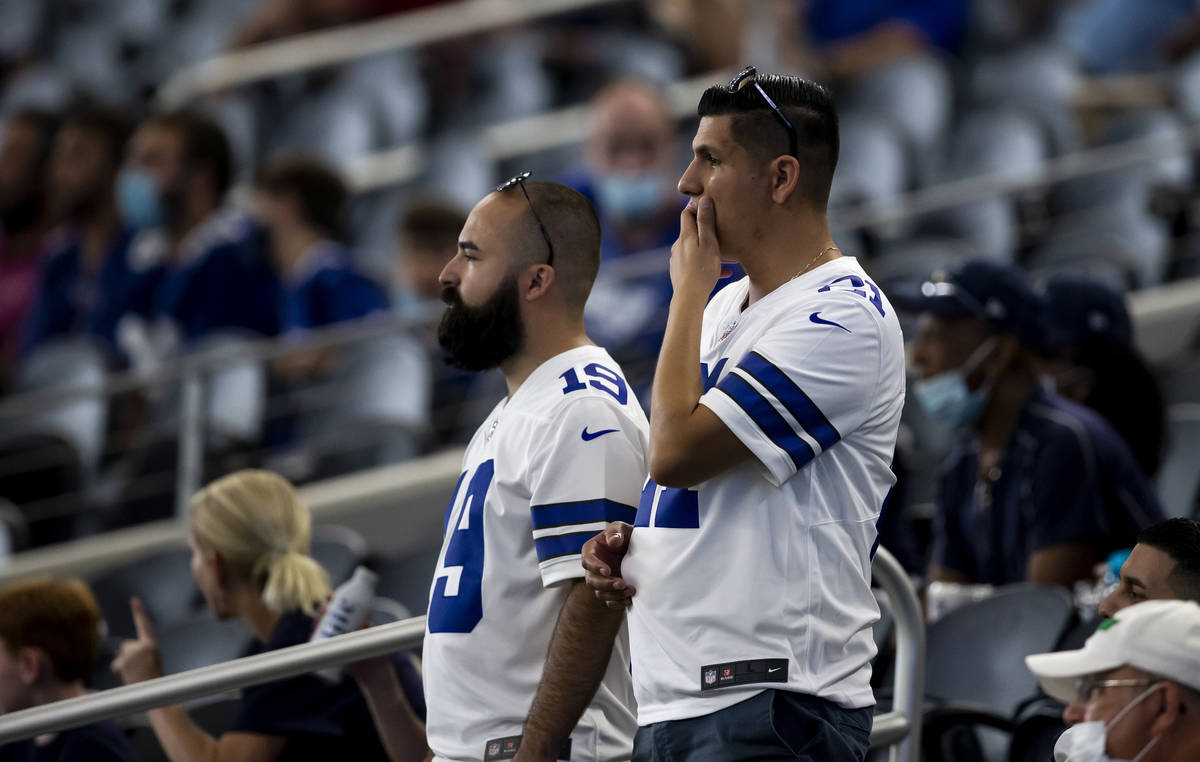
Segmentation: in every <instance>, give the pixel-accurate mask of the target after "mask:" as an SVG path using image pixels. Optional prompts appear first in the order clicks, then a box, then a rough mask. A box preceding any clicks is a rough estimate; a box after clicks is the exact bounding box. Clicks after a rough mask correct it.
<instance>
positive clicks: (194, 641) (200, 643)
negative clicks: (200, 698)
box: [155, 612, 254, 675]
mask: <svg viewBox="0 0 1200 762" xmlns="http://www.w3.org/2000/svg"><path fill="white" fill-rule="evenodd" d="M155 634H156V635H157V637H158V644H159V648H160V649H161V650H162V660H163V671H164V672H165V673H166V674H168V675H170V674H174V673H176V672H186V671H187V670H189V669H196V668H197V667H207V666H208V665H210V664H218V663H220V662H224V661H229V660H230V659H236V658H238V657H240V656H244V655H245V654H246V652H247V651H248V650H249V648H250V645H251V644H252V643H253V642H254V636H253V635H252V634H251V633H250V631H249V630H247V629H246V625H245V624H244V623H242V622H240V621H238V620H234V619H229V620H224V621H223V620H219V619H215V618H214V617H213V616H212V615H211V614H209V613H208V612H203V613H199V614H195V615H193V616H191V617H188V618H186V619H177V620H175V621H174V622H172V623H170V624H168V625H167V626H165V627H158V628H156V633H155Z"/></svg>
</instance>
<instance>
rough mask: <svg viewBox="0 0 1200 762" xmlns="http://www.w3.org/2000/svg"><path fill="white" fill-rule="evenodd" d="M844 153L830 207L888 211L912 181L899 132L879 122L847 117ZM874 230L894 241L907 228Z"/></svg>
mask: <svg viewBox="0 0 1200 762" xmlns="http://www.w3.org/2000/svg"><path fill="white" fill-rule="evenodd" d="M840 138H841V153H840V159H839V161H838V167H837V171H836V172H835V173H834V176H833V186H832V187H831V188H830V191H829V207H830V209H837V208H838V207H849V208H852V209H853V208H861V209H866V210H869V211H878V210H883V209H886V208H887V206H888V203H889V202H891V201H894V200H895V198H896V196H898V195H899V194H901V193H903V192H904V191H905V190H907V189H908V186H909V183H910V182H911V180H912V168H911V166H910V164H911V159H910V157H909V152H908V149H907V147H906V145H905V142H904V139H903V137H902V136H901V135H900V134H899V132H898V131H897V129H896V128H895V127H893V126H892V125H890V124H889V123H887V122H886V121H883V120H879V119H864V118H861V117H855V116H853V115H850V116H848V117H847V118H846V119H845V120H843V121H842V122H841V126H840ZM881 228H882V229H878V230H874V231H873V232H875V233H876V234H878V235H881V236H883V237H886V238H894V237H896V236H897V235H900V234H902V233H903V232H904V229H905V226H903V225H897V224H889V225H884V226H881Z"/></svg>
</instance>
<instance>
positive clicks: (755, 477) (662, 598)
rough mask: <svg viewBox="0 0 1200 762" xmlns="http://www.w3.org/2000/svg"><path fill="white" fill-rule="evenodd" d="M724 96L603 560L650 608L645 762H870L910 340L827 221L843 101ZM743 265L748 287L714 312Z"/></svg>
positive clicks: (779, 79) (691, 175)
mask: <svg viewBox="0 0 1200 762" xmlns="http://www.w3.org/2000/svg"><path fill="white" fill-rule="evenodd" d="M754 74H755V72H754V70H753V68H750V69H747V70H746V71H744V72H742V74H740V75H739V76H738V77H736V78H735V79H734V81H733V82H731V83H730V84H729V85H728V86H727V87H722V86H716V87H711V88H709V89H708V90H707V91H706V92H705V93H704V95H703V97H702V98H701V101H700V105H699V109H698V111H699V115H700V117H701V120H700V126H699V129H698V131H697V133H696V136H695V138H694V139H693V141H692V150H693V153H694V158H693V160H692V162H691V164H690V165H689V167H688V168H687V170H686V171H685V172H684V174H683V177H682V178H680V181H679V190H680V191H681V192H683V193H685V194H687V195H688V196H690V197H691V201H690V202H689V203H688V205H687V207H686V209H685V210H684V212H683V213H682V215H681V219H680V224H681V231H680V236H679V240H678V241H677V242H676V243H675V245H674V247H672V250H671V281H672V284H673V286H674V289H675V291H674V296H673V297H672V300H671V305H670V312H669V316H668V319H667V331H666V337H665V339H664V341H663V346H662V351H661V353H660V355H659V360H658V369H657V372H656V373H655V376H654V388H653V392H652V403H651V416H650V479H649V480H648V481H647V483H646V485H645V487H644V489H643V491H642V495H641V500H640V502H639V504H638V512H637V516H636V520H635V521H634V526H632V527H631V526H629V525H624V524H614V525H612V526H610V527H609V528H608V529H607V530H606V531H605V532H604V533H602V534H600V535H598V536H597V537H595V538H594V539H593V540H591V541H590V542H589V543H588V545H587V547H586V548H585V551H584V566H585V568H586V569H587V570H588V575H587V579H588V582H589V584H590V585H591V586H592V587H593V588H594V589H595V590H596V593H597V595H598V597H600V598H601V599H603V600H605V601H606V602H607V603H608V605H610V606H615V607H617V608H622V607H624V606H626V605H629V606H630V609H629V633H630V647H631V652H632V655H633V663H634V665H635V666H634V672H633V678H634V691H635V694H636V696H637V702H638V724H639V726H640V727H639V730H638V733H637V736H636V738H635V742H634V759H635V760H647V761H654V762H656V761H657V760H667V759H694V760H699V759H705V760H708V759H712V760H716V759H722V760H724V759H751V758H753V759H808V760H823V761H825V762H829V761H833V762H841V761H843V760H845V761H846V762H858V761H860V760H862V759H863V758H864V757H865V755H866V753H867V749H868V745H869V736H870V729H871V715H872V710H871V706H872V705H873V704H874V697H873V695H872V693H871V686H870V676H871V668H870V661H871V658H872V657H873V656H874V654H875V646H874V642H873V641H872V639H871V634H870V625H871V623H872V622H874V621H875V620H876V619H877V618H878V616H879V610H878V608H877V605H876V602H875V598H874V597H873V595H872V594H871V589H870V577H871V555H872V552H873V549H874V547H875V543H876V530H875V527H876V523H877V522H878V520H879V516H880V512H881V506H882V505H883V501H884V498H885V497H886V495H887V493H888V490H889V489H890V487H891V485H892V484H893V482H894V481H895V479H894V477H893V475H892V472H891V469H890V465H891V459H892V455H893V450H894V447H895V442H896V432H897V428H898V426H899V421H900V410H901V407H902V406H903V403H904V357H903V341H902V338H901V334H900V326H899V323H898V322H897V320H896V316H895V314H894V313H893V310H892V308H891V305H890V304H889V303H888V301H887V299H886V298H885V297H884V295H883V294H882V293H881V292H880V290H879V289H878V288H877V287H876V286H875V284H874V283H872V282H871V281H870V279H869V278H867V276H866V274H865V273H864V272H863V269H862V267H861V266H860V265H859V264H858V262H857V261H855V260H854V259H853V258H851V257H844V256H842V255H841V252H839V251H838V249H837V247H836V246H835V245H834V243H833V240H832V238H831V237H830V233H829V225H828V222H827V219H826V204H827V201H828V196H829V185H830V181H831V179H832V177H833V172H834V167H835V166H836V164H837V154H838V127H837V115H836V113H835V111H834V107H833V103H832V102H831V100H830V98H829V95H828V93H827V92H826V91H825V90H824V89H823V88H822V87H820V86H819V85H816V84H814V83H812V82H808V81H805V80H802V79H800V78H797V77H789V76H779V75H767V76H757V77H756V76H754ZM723 262H727V263H735V262H736V263H738V264H740V265H741V266H742V267H744V268H745V271H746V274H747V276H746V277H745V278H743V279H742V280H740V281H738V282H737V283H734V284H731V285H729V286H727V287H726V288H725V289H724V290H722V291H721V292H720V293H719V294H717V296H716V297H714V298H713V300H712V302H711V303H709V304H708V306H707V307H705V302H706V301H707V299H708V295H709V294H710V293H711V292H712V290H713V286H714V285H715V284H716V282H717V280H718V279H719V278H720V277H721V276H722V273H723V271H724V267H723V264H722V263H723Z"/></svg>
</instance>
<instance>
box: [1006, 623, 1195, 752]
mask: <svg viewBox="0 0 1200 762" xmlns="http://www.w3.org/2000/svg"><path fill="white" fill-rule="evenodd" d="M1025 663H1026V664H1027V665H1028V666H1029V670H1030V671H1031V672H1033V674H1034V675H1036V676H1037V678H1038V682H1039V683H1040V684H1041V686H1042V688H1043V689H1044V690H1045V691H1046V692H1047V693H1049V694H1050V695H1051V696H1053V697H1054V698H1056V699H1058V700H1059V701H1077V702H1078V703H1079V704H1080V705H1081V706H1082V709H1083V711H1082V716H1081V717H1080V720H1079V722H1078V724H1076V725H1074V727H1072V728H1070V729H1068V730H1067V731H1066V732H1065V733H1063V734H1062V735H1061V736H1060V737H1059V739H1058V741H1057V742H1056V743H1055V745H1054V759H1055V760H1064V761H1065V762H1075V760H1108V759H1112V760H1118V759H1133V760H1145V762H1155V761H1161V762H1176V761H1178V762H1186V760H1193V759H1200V722H1196V720H1195V717H1196V715H1197V714H1198V713H1200V606H1197V605H1196V604H1195V603H1193V602H1191V601H1147V602H1145V603H1139V604H1137V605H1135V606H1130V607H1129V608H1127V609H1125V610H1123V611H1122V612H1121V613H1120V614H1119V615H1118V616H1116V617H1114V618H1112V619H1109V620H1107V621H1106V622H1105V623H1104V624H1103V625H1101V626H1100V629H1099V630H1097V631H1096V634H1095V635H1092V636H1091V637H1090V638H1088V640H1087V642H1086V643H1085V644H1084V646H1083V648H1082V649H1079V650H1075V651H1059V652H1057V653H1047V654H1034V655H1031V656H1027V657H1025Z"/></svg>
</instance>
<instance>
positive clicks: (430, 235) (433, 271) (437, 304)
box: [392, 199, 467, 322]
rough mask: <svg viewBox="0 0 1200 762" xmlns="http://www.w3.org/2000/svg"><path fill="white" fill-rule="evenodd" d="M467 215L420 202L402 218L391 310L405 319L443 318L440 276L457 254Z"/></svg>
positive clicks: (437, 202) (448, 206) (440, 203)
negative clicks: (459, 238)
mask: <svg viewBox="0 0 1200 762" xmlns="http://www.w3.org/2000/svg"><path fill="white" fill-rule="evenodd" d="M466 220H467V216H466V215H465V214H463V212H462V210H461V209H459V208H458V207H457V206H454V205H453V204H450V203H448V202H444V201H440V200H432V199H431V200H422V201H418V202H416V203H414V204H412V205H411V206H409V207H408V209H407V210H405V212H404V215H403V217H401V219H400V225H399V230H398V231H397V232H398V233H399V241H398V243H397V247H396V252H395V257H394V258H393V260H392V308H393V309H394V310H395V311H396V312H398V313H399V314H401V315H403V316H404V317H406V318H409V319H411V320H415V321H421V322H431V321H433V320H435V319H436V318H438V317H440V316H441V314H442V310H443V308H444V307H445V305H444V304H442V299H441V296H442V284H441V283H440V282H439V280H438V276H439V275H440V274H441V272H442V268H444V267H445V266H446V263H447V262H449V261H450V260H451V259H453V257H454V254H455V253H456V252H457V251H458V234H459V233H460V232H462V227H463V224H464V223H465V222H466Z"/></svg>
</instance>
